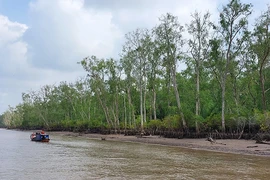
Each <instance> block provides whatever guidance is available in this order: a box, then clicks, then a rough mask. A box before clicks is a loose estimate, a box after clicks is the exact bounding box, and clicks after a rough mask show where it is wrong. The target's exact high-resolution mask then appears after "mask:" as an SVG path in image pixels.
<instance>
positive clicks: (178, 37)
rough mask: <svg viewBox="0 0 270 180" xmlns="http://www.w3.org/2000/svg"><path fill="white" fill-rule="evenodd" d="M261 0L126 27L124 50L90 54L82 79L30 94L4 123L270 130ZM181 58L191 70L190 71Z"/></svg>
mask: <svg viewBox="0 0 270 180" xmlns="http://www.w3.org/2000/svg"><path fill="white" fill-rule="evenodd" d="M251 13H252V4H244V3H241V2H240V1H239V0H230V1H229V2H228V4H226V5H224V6H223V7H222V9H221V10H220V14H219V21H218V23H214V22H211V21H210V14H209V13H208V12H206V13H204V14H202V13H199V12H194V13H193V14H192V15H191V17H192V20H191V22H190V23H189V24H181V22H179V21H178V17H177V16H174V15H172V14H169V13H167V14H165V15H162V16H161V17H160V18H159V24H157V25H156V26H155V27H153V28H152V29H136V30H134V31H132V32H129V33H128V34H126V36H125V39H126V42H125V44H124V45H123V49H122V51H121V52H120V54H121V56H120V59H113V58H99V57H96V56H89V57H86V58H84V59H83V60H81V61H80V62H79V64H81V65H82V67H83V69H84V70H85V71H86V73H87V75H86V77H84V78H80V79H78V80H77V81H75V82H72V83H71V82H61V83H60V84H59V85H45V86H43V87H42V88H41V89H40V90H38V91H29V92H26V93H22V103H21V104H18V105H17V106H16V107H9V109H8V110H7V111H6V112H5V113H4V114H3V115H2V116H1V117H2V119H1V120H0V122H3V123H4V125H5V126H6V127H8V128H22V129H33V128H46V129H49V130H70V131H94V130H97V131H102V130H113V131H123V130H125V131H130V130H134V131H149V130H150V131H151V132H157V131H176V132H183V133H188V132H196V133H200V132H210V131H213V130H216V131H219V132H237V133H241V132H242V133H243V132H258V131H262V132H267V131H269V130H270V111H269V110H270V107H269V100H270V92H269V89H270V81H269V79H270V66H269V65H270V7H269V6H268V7H267V9H266V10H265V11H264V12H262V13H261V15H260V16H259V17H257V19H256V20H255V24H254V25H252V26H251V25H249V24H248V20H249V17H250V15H251ZM179 63H184V64H185V65H186V69H184V70H182V71H180V70H179Z"/></svg>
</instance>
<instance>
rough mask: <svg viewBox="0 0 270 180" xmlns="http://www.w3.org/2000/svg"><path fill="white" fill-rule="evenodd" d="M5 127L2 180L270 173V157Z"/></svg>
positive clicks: (0, 136)
mask: <svg viewBox="0 0 270 180" xmlns="http://www.w3.org/2000/svg"><path fill="white" fill-rule="evenodd" d="M30 133H31V132H30V131H13V130H5V129H0V161H1V163H0V179H1V180H32V179H39V180H53V179H56V180H58V179H60V180H61V179H63V180H68V179H70V180H71V179H72V180H80V179H83V180H84V179H85V180H87V179H109V180H111V179H112V180H116V179H117V180H118V179H127V180H130V179H154V180H158V179H162V180H163V179H187V180H192V179H196V180H197V179H205V180H209V179H226V180H227V179H245V180H248V179H250V180H256V179H258V180H259V179H269V177H270V171H269V170H270V158H269V157H261V156H250V155H236V154H226V153H216V152H207V151H199V150H189V149H184V148H183V149H182V148H179V147H168V146H160V145H149V144H139V143H127V142H115V141H101V140H93V139H88V138H85V137H72V136H60V135H51V136H50V138H51V141H50V142H49V143H39V142H32V141H30V138H29V136H30Z"/></svg>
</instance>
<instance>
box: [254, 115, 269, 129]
mask: <svg viewBox="0 0 270 180" xmlns="http://www.w3.org/2000/svg"><path fill="white" fill-rule="evenodd" d="M255 119H256V121H257V123H258V124H259V125H260V130H261V131H262V132H268V131H270V112H265V113H262V112H260V111H258V110H255Z"/></svg>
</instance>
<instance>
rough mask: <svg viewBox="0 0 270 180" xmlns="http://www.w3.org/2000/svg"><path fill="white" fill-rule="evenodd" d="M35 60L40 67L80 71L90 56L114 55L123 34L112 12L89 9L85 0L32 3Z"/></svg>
mask: <svg viewBox="0 0 270 180" xmlns="http://www.w3.org/2000/svg"><path fill="white" fill-rule="evenodd" d="M30 13H31V29H30V30H29V31H28V33H27V36H26V38H27V39H28V42H29V43H30V44H31V52H32V63H33V65H34V66H36V67H38V68H47V69H61V70H65V71H74V70H76V69H77V68H76V67H77V66H76V62H78V61H80V60H82V59H83V58H84V57H86V56H89V55H92V54H93V55H97V56H99V57H108V56H113V55H114V42H115V41H117V40H118V39H119V38H120V37H121V35H122V34H121V33H120V32H119V30H118V28H117V27H116V26H115V25H114V24H113V23H112V21H111V20H112V14H111V13H110V12H99V11H96V10H95V9H93V8H86V7H85V6H84V1H83V0H58V1H43V0H38V1H35V2H32V3H30Z"/></svg>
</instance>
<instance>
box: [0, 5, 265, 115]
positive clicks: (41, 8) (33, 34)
mask: <svg viewBox="0 0 270 180" xmlns="http://www.w3.org/2000/svg"><path fill="white" fill-rule="evenodd" d="M242 2H245V3H252V4H253V5H254V7H253V9H254V13H253V17H257V16H258V15H259V14H260V13H261V12H262V11H264V10H266V5H267V3H268V0H257V1H256V0H243V1H242ZM226 3H228V1H227V0H0V114H1V113H3V112H4V111H5V110H7V108H8V106H9V105H11V106H16V105H17V104H19V103H20V102H21V94H22V92H28V91H30V90H38V89H40V88H41V87H42V86H43V85H47V84H57V83H59V82H60V81H68V82H73V81H75V80H76V79H78V78H79V77H81V76H84V75H85V74H86V73H85V72H84V70H83V69H82V68H81V66H80V65H78V64H77V63H76V62H78V61H80V60H82V59H83V58H84V57H86V56H89V55H96V56H98V57H104V58H107V57H108V58H109V57H114V58H118V54H119V53H120V52H121V49H122V45H123V43H124V41H125V39H124V35H125V34H126V33H128V32H130V31H133V30H135V29H136V28H152V27H154V26H155V25H156V24H157V23H158V18H159V17H160V16H161V15H163V14H165V13H167V12H169V13H172V14H173V15H177V16H178V18H179V21H180V22H181V24H183V25H184V24H186V23H189V21H190V19H191V18H190V14H191V13H193V12H194V11H195V10H197V11H199V12H205V11H207V10H209V11H210V13H211V14H212V18H213V19H217V18H218V10H220V9H221V5H222V4H226Z"/></svg>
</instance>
